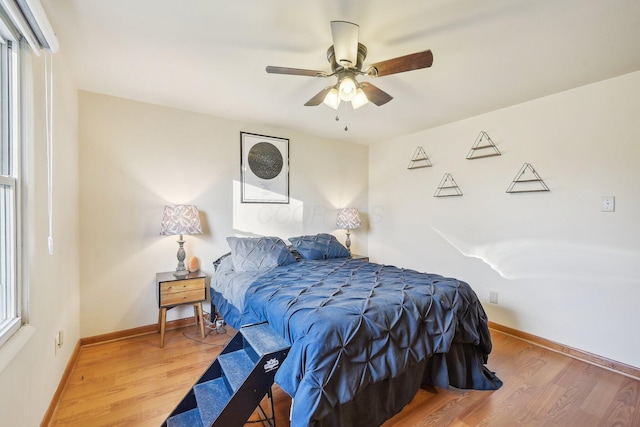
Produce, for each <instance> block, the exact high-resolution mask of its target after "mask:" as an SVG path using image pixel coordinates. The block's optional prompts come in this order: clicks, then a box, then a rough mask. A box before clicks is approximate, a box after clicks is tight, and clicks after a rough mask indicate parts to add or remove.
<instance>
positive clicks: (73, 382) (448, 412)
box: [49, 327, 640, 427]
mask: <svg viewBox="0 0 640 427" xmlns="http://www.w3.org/2000/svg"><path fill="white" fill-rule="evenodd" d="M228 332H229V333H228V334H227V335H219V336H212V335H208V336H207V338H206V339H205V340H204V342H202V340H201V339H199V337H198V335H197V330H196V329H195V328H193V327H189V328H183V329H176V330H171V331H167V335H166V338H165V347H164V348H160V345H159V336H158V334H149V335H141V336H137V337H132V338H129V339H122V340H118V341H112V342H106V343H99V344H92V345H90V346H85V347H83V348H81V350H80V352H79V358H78V361H77V364H76V366H75V368H74V370H73V372H72V373H71V375H70V378H69V381H68V383H67V384H66V386H65V388H64V390H63V392H62V395H61V398H60V400H59V402H58V406H57V408H56V410H55V412H54V414H53V416H52V419H51V423H50V424H49V425H50V426H67V427H76V426H82V427H84V426H91V427H94V426H95V427H102V426H127V427H130V426H132V427H147V426H149V427H151V426H156V427H157V426H159V425H160V424H161V423H162V422H163V421H164V419H165V418H166V417H167V415H168V414H169V413H170V412H171V411H172V410H173V408H174V407H175V405H176V404H177V403H178V402H179V401H180V400H181V399H182V397H183V396H184V395H185V393H186V392H187V391H188V390H189V389H190V388H191V386H192V385H193V383H194V382H195V381H196V380H197V379H198V378H199V377H200V376H201V375H202V373H203V372H204V370H205V369H206V368H207V367H208V366H209V365H210V363H211V362H212V361H213V359H214V358H215V357H216V356H217V355H218V354H219V352H220V351H221V350H222V348H223V346H224V345H225V344H226V342H228V340H229V339H230V336H231V335H233V333H234V331H233V330H231V329H230V330H229V331H228ZM491 332H492V338H493V352H492V354H491V355H490V357H489V363H488V365H487V366H488V368H489V369H490V370H493V371H496V373H497V375H498V377H499V378H500V379H501V380H502V381H503V383H504V385H503V386H502V388H500V389H499V390H496V391H476V390H457V389H447V390H443V389H440V388H437V387H428V388H426V389H421V390H419V391H418V394H417V395H416V396H415V398H414V399H413V400H412V401H411V402H410V403H409V404H408V405H407V406H406V407H405V408H403V410H402V411H401V412H400V413H398V414H397V415H396V416H395V417H393V418H392V419H390V420H388V421H387V422H385V423H384V424H383V427H395V426H401V427H419V426H451V427H470V426H473V427H476V426H488V427H501V426H505V427H507V426H509V427H510V426H527V427H528V426H531V427H539V426H562V427H567V426H576V427H578V426H580V427H584V426H603V427H604V426H616V427H640V381H638V380H635V379H631V378H629V377H625V376H623V375H620V374H618V373H615V372H612V371H608V370H606V369H604V368H601V367H598V366H594V365H591V364H588V363H586V362H582V361H579V360H576V359H574V358H572V357H569V356H567V355H565V354H562V353H558V352H555V351H551V350H548V349H545V348H542V347H539V346H537V345H535V344H532V343H530V342H527V341H524V340H521V339H519V338H516V337H513V336H511V335H507V334H506V333H503V332H500V331H496V330H492V331H491ZM273 396H274V403H275V413H276V419H277V424H278V427H290V423H289V420H288V418H289V412H290V408H291V398H290V397H289V396H288V395H287V394H286V393H285V392H284V391H282V389H280V388H279V387H278V386H277V385H276V386H274V388H273ZM252 419H254V420H255V419H258V415H257V414H254V415H253V416H252ZM253 425H256V424H253Z"/></svg>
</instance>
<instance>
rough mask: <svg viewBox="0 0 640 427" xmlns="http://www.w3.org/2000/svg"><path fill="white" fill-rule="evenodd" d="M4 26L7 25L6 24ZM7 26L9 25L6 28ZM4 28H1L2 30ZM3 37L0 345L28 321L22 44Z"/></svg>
mask: <svg viewBox="0 0 640 427" xmlns="http://www.w3.org/2000/svg"><path fill="white" fill-rule="evenodd" d="M3 27H4V26H3ZM4 28H6V27H4ZM0 30H1V29H0ZM0 33H3V34H2V35H4V36H5V38H4V39H1V40H0V55H1V57H0V156H1V158H0V162H1V163H0V186H2V189H3V190H2V191H0V197H2V200H1V201H0V209H2V212H0V347H1V346H3V345H4V344H5V343H6V342H7V341H8V340H9V338H11V336H13V335H14V334H15V333H16V332H17V331H18V330H19V329H20V327H21V326H22V325H23V324H24V323H25V317H24V315H25V312H26V310H25V307H26V304H25V300H24V296H25V295H26V292H24V289H23V286H24V282H23V280H22V276H23V275H22V269H21V265H22V263H21V258H22V252H21V248H22V244H21V243H22V239H21V237H22V231H21V230H22V223H21V218H22V215H21V211H22V207H21V187H22V179H21V177H22V175H21V166H22V145H23V144H22V141H21V138H20V132H19V130H20V112H21V109H20V88H21V84H20V69H19V64H20V46H19V42H17V41H15V40H10V39H9V40H5V39H8V37H6V33H5V32H4V31H0Z"/></svg>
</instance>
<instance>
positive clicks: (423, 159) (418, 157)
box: [407, 146, 433, 169]
mask: <svg viewBox="0 0 640 427" xmlns="http://www.w3.org/2000/svg"><path fill="white" fill-rule="evenodd" d="M431 166H433V165H432V164H431V160H429V156H427V153H425V152H424V149H423V148H422V147H420V146H418V148H416V151H415V153H413V157H412V158H411V161H410V162H409V166H407V169H418V168H430V167H431Z"/></svg>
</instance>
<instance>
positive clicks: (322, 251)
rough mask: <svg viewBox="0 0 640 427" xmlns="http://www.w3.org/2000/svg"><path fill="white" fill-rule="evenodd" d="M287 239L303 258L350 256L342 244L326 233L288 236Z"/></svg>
mask: <svg viewBox="0 0 640 427" xmlns="http://www.w3.org/2000/svg"><path fill="white" fill-rule="evenodd" d="M289 241H290V242H291V244H292V245H293V247H294V248H295V249H296V250H297V251H298V252H299V253H300V256H301V257H302V258H304V259H329V258H348V257H350V256H351V254H350V253H349V251H348V250H347V248H345V247H344V246H342V244H341V243H340V242H338V239H336V238H335V236H333V235H331V234H327V233H320V234H316V235H311V236H299V237H289Z"/></svg>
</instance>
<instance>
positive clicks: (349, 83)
mask: <svg viewBox="0 0 640 427" xmlns="http://www.w3.org/2000/svg"><path fill="white" fill-rule="evenodd" d="M356 89H357V86H356V82H355V81H354V80H353V79H352V78H351V77H348V76H346V77H343V78H342V80H340V85H339V86H338V92H340V99H341V100H343V101H347V102H349V101H351V100H353V98H354V97H355V96H356Z"/></svg>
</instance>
